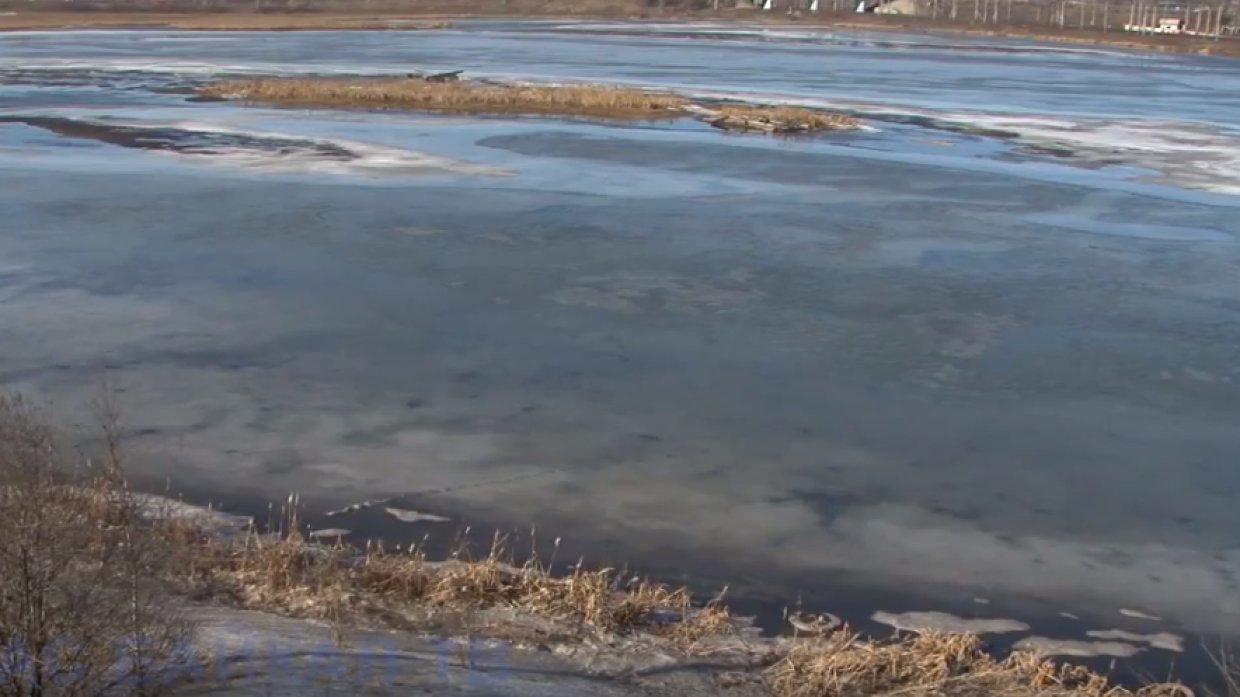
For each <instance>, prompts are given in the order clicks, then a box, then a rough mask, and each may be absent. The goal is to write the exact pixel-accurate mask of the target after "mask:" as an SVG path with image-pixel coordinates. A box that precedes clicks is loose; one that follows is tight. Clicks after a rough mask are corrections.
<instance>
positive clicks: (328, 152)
mask: <svg viewBox="0 0 1240 697" xmlns="http://www.w3.org/2000/svg"><path fill="white" fill-rule="evenodd" d="M0 123H22V124H25V125H27V126H33V127H36V128H42V129H44V130H47V131H51V132H52V133H55V134H57V135H61V136H65V137H69V138H80V139H89V140H94V141H97V142H101V143H107V144H110V145H116V146H120V147H125V148H136V149H140V150H148V151H154V152H160V153H167V154H172V155H176V156H180V157H185V158H190V159H194V160H198V161H202V162H209V163H214V164H223V165H231V166H235V167H244V168H247V169H256V170H261V171H265V172H276V173H294V174H298V173H305V174H313V173H317V174H345V175H370V176H402V175H417V174H465V175H501V174H506V173H507V172H506V170H503V169H500V168H497V167H490V166H486V165H477V164H470V163H465V162H461V161H458V160H452V159H449V158H445V157H438V156H435V155H430V154H427V153H423V152H418V151H415V150H407V149H403V148H396V147H391V146H384V145H375V144H371V143H362V142H357V141H352V140H340V139H328V138H316V137H309V136H301V135H287V134H281V133H268V132H261V131H248V130H241V129H237V128H231V127H226V126H221V125H218V124H211V123H201V122H194V121H177V122H165V123H156V122H135V121H117V120H110V119H96V120H91V119H75V118H66V117H61V116H4V117H0Z"/></svg>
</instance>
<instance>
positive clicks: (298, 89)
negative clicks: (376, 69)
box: [201, 78, 688, 118]
mask: <svg viewBox="0 0 1240 697" xmlns="http://www.w3.org/2000/svg"><path fill="white" fill-rule="evenodd" d="M201 94H202V95H204V96H209V97H217V98H224V99H240V100H247V101H255V102H269V103H277V104H303V105H313V106H340V107H375V108H403V109H424V110H430V111H452V112H469V113H497V114H561V115H570V116H572V115H580V116H604V117H610V118H661V117H667V116H676V115H678V112H680V111H681V110H683V109H684V108H685V106H687V104H688V102H687V100H685V99H684V98H683V97H680V96H678V95H675V94H669V93H666V92H648V91H644V90H639V89H631V88H625V87H616V86H608V85H567V86H524V85H512V86H509V85H496V84H487V83H478V82H445V83H435V82H427V81H425V80H418V79H404V78H370V79H358V78H353V79H280V78H271V79H254V80H230V81H225V82H217V83H214V84H211V85H207V86H206V87H204V88H202V90H201Z"/></svg>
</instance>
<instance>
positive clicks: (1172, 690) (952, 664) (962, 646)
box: [768, 629, 1191, 697]
mask: <svg viewBox="0 0 1240 697" xmlns="http://www.w3.org/2000/svg"><path fill="white" fill-rule="evenodd" d="M768 678H769V679H770V684H771V687H772V689H773V691H774V692H775V694H776V695H778V696H779V697H861V696H863V695H864V696H866V697H883V696H888V695H901V696H916V697H922V696H925V697H929V696H931V695H933V696H935V697H939V696H943V695H961V696H974V695H976V696H979V697H980V696H982V695H987V696H989V695H996V696H1009V697H1035V696H1036V697H1069V696H1072V697H1154V696H1155V695H1170V694H1184V693H1185V688H1183V687H1182V686H1179V685H1175V684H1151V685H1148V686H1146V687H1143V688H1141V689H1139V690H1137V691H1135V692H1134V691H1132V690H1129V689H1127V688H1124V687H1121V686H1117V685H1114V684H1112V683H1111V681H1110V680H1108V679H1107V678H1106V677H1105V676H1103V675H1100V674H1098V673H1095V672H1093V671H1090V670H1088V669H1086V668H1084V667H1081V666H1075V665H1068V664H1061V663H1056V662H1054V661H1051V660H1049V659H1046V658H1043V657H1041V656H1038V655H1036V654H1033V653H1028V652H1017V653H1013V654H1011V655H1010V656H1008V657H1006V658H1002V659H1000V658H996V657H995V656H994V655H992V654H991V653H989V652H988V651H987V650H986V647H985V645H984V644H983V643H982V642H981V640H979V639H978V638H977V637H975V636H972V635H968V634H949V633H939V632H925V633H920V634H912V635H901V636H897V637H896V638H894V639H892V640H889V641H866V640H863V639H862V638H861V637H860V636H859V635H858V634H856V633H854V632H851V631H849V630H847V629H844V630H841V631H838V632H836V633H834V634H832V635H830V636H828V637H825V638H822V639H816V640H811V641H804V642H798V643H796V644H795V645H794V646H793V648H792V649H791V650H790V651H789V652H788V654H787V655H786V656H784V657H783V658H782V659H781V660H780V661H779V662H778V663H777V664H775V665H774V666H772V667H771V668H770V669H769V670H768ZM1187 694H1191V691H1188V692H1187Z"/></svg>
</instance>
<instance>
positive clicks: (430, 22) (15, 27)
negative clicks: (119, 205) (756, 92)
mask: <svg viewBox="0 0 1240 697" xmlns="http://www.w3.org/2000/svg"><path fill="white" fill-rule="evenodd" d="M454 20H462V21H487V20H491V21H521V20H531V21H539V20H544V21H545V20H564V21H571V20H611V21H649V22H657V23H670V24H682V23H683V24H690V23H697V22H718V23H721V24H735V25H746V24H748V25H763V26H781V27H813V28H824V29H831V28H834V29H842V30H849V31H881V32H887V31H889V32H903V33H910V34H923V35H930V36H974V37H995V38H1006V39H1025V40H1032V41H1044V42H1050V43H1067V44H1080V45H1092V46H1108V47H1112V48H1118V49H1125V50H1134V51H1150V52H1162V53H1182V54H1190V55H1211V56H1233V57H1234V56H1240V38H1237V37H1226V36H1224V37H1217V38H1216V37H1205V36H1175V35H1142V34H1133V33H1125V32H1119V31H1110V30H1108V31H1102V30H1098V29H1070V28H1063V29H1056V28H1054V27H1051V26H1030V25H1027V24H1015V23H1014V24H1008V25H989V26H988V25H985V24H982V25H978V24H973V23H966V22H960V21H957V22H951V21H946V20H936V19H929V18H918V17H906V16H876V15H857V14H853V13H838V14H837V13H825V12H824V13H823V14H821V15H791V16H790V15H784V14H782V13H781V14H776V15H774V16H772V15H770V14H763V13H760V12H757V11H752V10H732V11H700V12H694V13H677V12H671V11H669V12H666V13H658V12H644V13H639V14H631V13H624V12H581V13H566V12H554V11H548V12H546V13H540V12H530V11H521V12H511V13H503V12H477V13H469V12H443V11H424V12H418V11H401V12H395V11H392V12H373V13H367V12H356V13H354V12H270V13H268V12H264V13H246V12H212V11H206V12H160V11H131V12H93V11H92V12H88V11H48V12H40V11H33V12H11V13H5V14H0V32H14V31H75V30H86V29H135V30H152V31H158V30H161V29H162V30H181V31H203V32H215V31H342V30H355V31H432V30H436V29H448V28H451V27H452V22H453V21H454Z"/></svg>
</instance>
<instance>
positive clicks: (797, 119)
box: [711, 104, 861, 133]
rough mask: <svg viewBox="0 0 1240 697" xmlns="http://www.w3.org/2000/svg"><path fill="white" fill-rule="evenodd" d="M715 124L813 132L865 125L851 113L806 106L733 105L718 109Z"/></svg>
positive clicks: (721, 126)
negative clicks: (806, 107)
mask: <svg viewBox="0 0 1240 697" xmlns="http://www.w3.org/2000/svg"><path fill="white" fill-rule="evenodd" d="M711 125H712V126H715V127H716V128H722V129H725V130H751V131H764V132H767V133H812V132H816V131H835V130H845V129H852V128H857V127H858V126H860V125H861V122H860V121H859V120H858V119H856V118H855V117H852V116H848V115H847V114H840V113H836V112H829V111H819V110H816V109H805V108H802V107H792V106H760V105H748V104H730V105H726V106H723V107H720V108H719V109H718V110H717V112H716V113H715V115H714V116H713V117H712V118H711Z"/></svg>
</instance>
